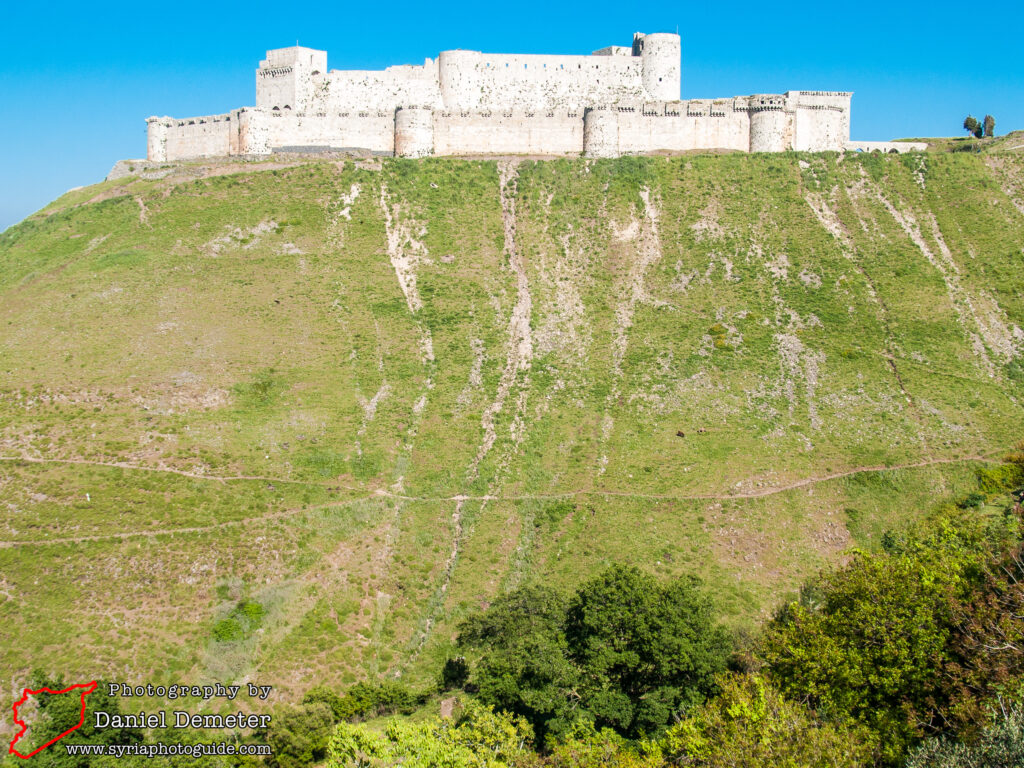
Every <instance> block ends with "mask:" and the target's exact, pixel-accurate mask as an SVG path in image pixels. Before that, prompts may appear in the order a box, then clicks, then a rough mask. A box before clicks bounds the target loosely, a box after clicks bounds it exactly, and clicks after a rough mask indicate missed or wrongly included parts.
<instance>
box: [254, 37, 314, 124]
mask: <svg viewBox="0 0 1024 768" xmlns="http://www.w3.org/2000/svg"><path fill="white" fill-rule="evenodd" d="M326 73H327V51H317V50H314V49H313V48H303V47H301V46H293V47H292V48H277V49H276V50H273V51H267V58H266V59H264V60H263V61H261V62H260V68H259V69H257V70H256V106H257V107H260V108H263V109H271V110H274V109H278V110H285V109H287V110H291V111H293V112H305V111H306V107H307V106H309V103H310V101H311V100H312V98H313V85H314V79H318V78H319V77H320V76H322V75H325V74H326Z"/></svg>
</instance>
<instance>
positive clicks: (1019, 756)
mask: <svg viewBox="0 0 1024 768" xmlns="http://www.w3.org/2000/svg"><path fill="white" fill-rule="evenodd" d="M993 719H994V722H993V723H992V724H991V725H990V726H989V727H987V728H985V729H984V730H983V731H982V732H981V735H980V737H979V738H978V740H977V741H976V742H974V743H972V744H964V743H962V742H958V741H953V740H950V739H945V738H934V739H929V740H928V741H926V742H924V743H923V744H922V745H921V746H919V747H918V748H917V749H915V750H914V751H913V752H911V754H910V756H909V757H908V758H907V764H906V768H963V766H970V767H971V768H1007V766H1011V765H1024V710H1022V709H1021V708H1020V707H1019V706H1015V707H1011V708H1010V709H1009V710H1005V711H1003V710H1001V711H1000V713H999V714H998V715H997V716H996V717H995V718H993Z"/></svg>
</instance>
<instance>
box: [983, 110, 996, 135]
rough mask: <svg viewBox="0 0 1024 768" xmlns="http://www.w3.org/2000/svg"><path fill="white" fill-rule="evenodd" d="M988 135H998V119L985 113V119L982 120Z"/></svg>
mask: <svg viewBox="0 0 1024 768" xmlns="http://www.w3.org/2000/svg"><path fill="white" fill-rule="evenodd" d="M982 127H983V128H984V131H985V135H986V136H989V137H991V136H995V135H996V119H995V118H994V117H992V115H985V120H984V121H983V122H982Z"/></svg>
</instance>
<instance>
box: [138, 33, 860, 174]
mask: <svg viewBox="0 0 1024 768" xmlns="http://www.w3.org/2000/svg"><path fill="white" fill-rule="evenodd" d="M681 81H682V75H681V67H680V38H679V35H674V34H647V35H645V34H640V33H637V34H636V35H634V37H633V44H632V46H610V47H608V48H602V49H600V50H598V51H594V52H593V53H592V54H590V55H589V56H555V55H551V56H548V55H518V54H487V53H480V52H478V51H461V50H455V51H442V52H441V54H440V55H439V56H438V57H437V59H436V60H433V59H427V60H426V61H425V62H424V63H423V64H422V65H419V66H414V65H403V66H394V67H388V68H387V69H384V70H383V71H361V70H348V71H339V70H328V69H327V53H326V52H324V51H317V50H314V49H312V48H303V47H298V46H296V47H293V48H280V49H277V50H273V51H267V58H266V59H265V60H263V61H261V62H260V66H259V69H257V70H256V106H255V107H242V108H240V109H235V110H232V111H231V112H228V113H226V114H222V115H207V116H205V117H190V118H171V117H151V118H149V119H148V120H147V124H148V159H149V160H152V161H163V160H184V159H191V158H200V157H216V156H225V155H266V154H270V153H271V152H275V151H318V150H319V151H327V150H363V151H370V152H373V153H376V154H387V155H392V154H393V155H396V156H399V157H423V156H426V155H494V154H536V155H580V154H582V155H585V156H588V157H617V156H619V155H623V154H638V153H645V152H656V151H668V152H672V151H683V150H693V149H726V150H742V151H745V152H746V151H749V152H781V151H784V150H789V149H795V150H808V151H822V150H843V149H846V148H848V145H849V139H850V97H851V95H852V94H851V93H847V92H839V91H789V92H787V93H785V94H756V95H753V96H737V97H734V98H730V99H691V100H689V101H681V100H680V92H681V90H680V89H681Z"/></svg>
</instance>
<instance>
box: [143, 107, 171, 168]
mask: <svg viewBox="0 0 1024 768" xmlns="http://www.w3.org/2000/svg"><path fill="white" fill-rule="evenodd" d="M166 121H167V118H166V117H164V118H160V117H150V118H147V119H146V159H147V160H153V161H160V160H166V159H167V122H166Z"/></svg>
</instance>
